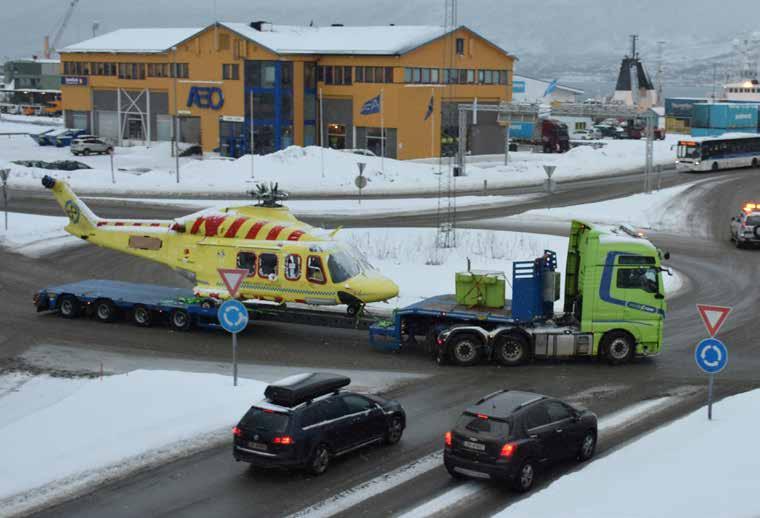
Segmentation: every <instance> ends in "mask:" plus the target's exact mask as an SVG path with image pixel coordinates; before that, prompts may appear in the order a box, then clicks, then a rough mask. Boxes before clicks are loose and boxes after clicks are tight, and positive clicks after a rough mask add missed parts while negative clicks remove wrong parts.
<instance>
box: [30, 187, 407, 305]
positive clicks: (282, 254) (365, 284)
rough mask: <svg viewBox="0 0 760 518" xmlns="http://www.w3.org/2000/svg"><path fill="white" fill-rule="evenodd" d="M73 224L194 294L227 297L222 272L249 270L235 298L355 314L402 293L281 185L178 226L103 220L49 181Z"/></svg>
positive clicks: (80, 233) (73, 229)
mask: <svg viewBox="0 0 760 518" xmlns="http://www.w3.org/2000/svg"><path fill="white" fill-rule="evenodd" d="M42 185H43V186H45V187H46V188H48V189H50V190H51V191H52V192H53V195H54V196H55V199H56V200H57V201H58V203H59V204H60V205H61V207H62V208H63V211H64V212H65V213H66V215H67V216H68V218H69V224H68V225H66V231H67V232H68V233H70V234H72V235H74V236H77V237H79V238H81V239H86V240H87V241H89V242H90V243H92V244H94V245H97V246H101V247H103V248H110V249H113V250H118V251H120V252H126V253H128V254H132V255H136V256H139V257H144V258H146V259H150V260H152V261H156V262H159V263H162V264H166V265H167V266H169V267H171V268H173V269H175V270H178V271H180V272H182V273H184V274H186V275H187V276H189V277H190V278H191V279H193V280H194V282H195V284H196V286H195V290H194V291H195V293H196V294H197V295H198V296H208V297H212V298H218V299H226V298H230V293H229V292H228V290H227V288H226V286H225V284H224V283H223V281H222V279H221V277H220V275H219V273H218V269H219V268H240V269H246V270H247V271H248V273H247V276H246V278H245V279H244V280H243V282H242V284H241V286H240V288H239V290H238V292H237V294H236V298H239V299H242V300H251V299H258V300H265V301H272V302H275V303H288V302H298V303H303V304H311V305H338V304H346V305H347V306H348V313H349V314H350V315H354V314H356V313H357V312H358V311H359V310H360V309H361V308H362V307H363V305H364V304H366V303H368V302H380V301H385V300H388V299H391V298H393V297H395V296H397V295H398V286H396V284H395V283H394V282H393V281H392V280H390V279H388V278H387V277H384V276H383V275H381V274H380V273H379V272H378V271H377V270H376V269H375V268H373V267H372V266H371V265H370V264H369V263H368V262H367V260H366V259H365V258H364V256H363V255H362V253H361V252H359V250H357V249H356V248H355V247H353V246H352V245H350V244H348V243H343V242H339V241H336V240H335V239H334V237H335V234H336V232H337V230H335V231H332V232H327V231H325V230H322V229H318V228H315V227H312V226H310V225H307V224H306V223H303V222H302V221H299V220H298V219H296V218H295V217H294V216H293V215H292V214H291V213H290V211H289V210H288V209H287V208H286V207H283V206H282V205H281V204H280V203H278V201H281V200H282V199H284V198H286V197H287V194H286V193H283V192H279V191H278V190H277V187H276V186H273V187H272V188H271V189H267V188H265V187H262V186H259V191H258V193H257V194H258V197H259V203H258V205H246V206H240V207H227V208H223V209H207V210H204V211H201V212H197V213H195V214H191V215H189V216H185V217H183V218H178V219H175V220H138V219H114V220H111V219H107V220H106V219H102V218H99V217H97V216H96V215H95V214H94V213H93V212H92V211H91V210H90V209H89V207H87V205H85V204H84V203H83V202H82V201H81V200H80V199H79V198H78V197H77V196H76V195H75V194H74V192H73V191H72V190H71V188H70V187H69V186H68V184H67V183H66V182H64V181H62V180H58V179H55V178H52V177H50V176H45V177H44V178H43V179H42Z"/></svg>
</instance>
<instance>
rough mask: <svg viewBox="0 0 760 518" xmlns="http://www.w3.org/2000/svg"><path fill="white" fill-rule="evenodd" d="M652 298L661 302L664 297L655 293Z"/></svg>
mask: <svg viewBox="0 0 760 518" xmlns="http://www.w3.org/2000/svg"><path fill="white" fill-rule="evenodd" d="M654 298H656V299H657V300H662V299H664V298H665V295H663V294H662V293H655V295H654Z"/></svg>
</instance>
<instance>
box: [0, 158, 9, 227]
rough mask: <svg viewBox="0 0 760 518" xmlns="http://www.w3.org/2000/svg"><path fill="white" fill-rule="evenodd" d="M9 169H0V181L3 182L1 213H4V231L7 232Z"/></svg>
mask: <svg viewBox="0 0 760 518" xmlns="http://www.w3.org/2000/svg"><path fill="white" fill-rule="evenodd" d="M10 173H11V170H10V169H0V180H2V181H3V211H4V212H5V230H6V232H7V231H8V176H9V175H10Z"/></svg>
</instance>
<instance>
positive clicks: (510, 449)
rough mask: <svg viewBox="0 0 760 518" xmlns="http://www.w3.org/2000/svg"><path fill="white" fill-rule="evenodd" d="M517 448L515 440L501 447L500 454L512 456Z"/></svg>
mask: <svg viewBox="0 0 760 518" xmlns="http://www.w3.org/2000/svg"><path fill="white" fill-rule="evenodd" d="M515 450H517V445H516V444H515V443H513V442H508V443H507V444H505V445H504V446H502V447H501V453H499V456H501V457H511V456H512V454H513V453H514V452H515Z"/></svg>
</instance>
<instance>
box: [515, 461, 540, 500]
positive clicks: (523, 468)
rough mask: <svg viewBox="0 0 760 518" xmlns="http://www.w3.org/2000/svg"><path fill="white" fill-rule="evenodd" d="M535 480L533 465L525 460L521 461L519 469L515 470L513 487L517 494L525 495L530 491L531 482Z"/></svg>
mask: <svg viewBox="0 0 760 518" xmlns="http://www.w3.org/2000/svg"><path fill="white" fill-rule="evenodd" d="M535 479H536V468H535V466H534V465H533V461H532V460H530V459H527V460H525V461H523V463H522V464H521V465H520V468H519V469H518V470H517V475H516V476H515V481H514V484H513V487H514V489H515V491H517V492H518V493H525V492H527V491H530V488H532V487H533V482H534V481H535Z"/></svg>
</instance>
